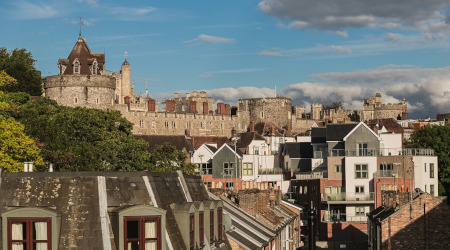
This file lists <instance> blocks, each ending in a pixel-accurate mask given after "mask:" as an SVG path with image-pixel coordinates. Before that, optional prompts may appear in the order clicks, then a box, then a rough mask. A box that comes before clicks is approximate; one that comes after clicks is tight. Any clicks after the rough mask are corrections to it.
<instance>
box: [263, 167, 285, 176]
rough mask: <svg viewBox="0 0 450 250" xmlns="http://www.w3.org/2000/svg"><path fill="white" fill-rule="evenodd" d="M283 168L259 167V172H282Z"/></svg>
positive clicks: (268, 173)
mask: <svg viewBox="0 0 450 250" xmlns="http://www.w3.org/2000/svg"><path fill="white" fill-rule="evenodd" d="M282 173H283V169H282V168H260V169H258V174H267V175H270V174H282Z"/></svg>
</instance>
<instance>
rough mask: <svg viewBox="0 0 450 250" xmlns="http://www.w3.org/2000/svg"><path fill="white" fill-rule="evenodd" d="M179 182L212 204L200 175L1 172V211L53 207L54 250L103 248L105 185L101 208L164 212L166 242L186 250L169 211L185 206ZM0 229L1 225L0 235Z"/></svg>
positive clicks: (110, 236) (0, 239)
mask: <svg viewBox="0 0 450 250" xmlns="http://www.w3.org/2000/svg"><path fill="white" fill-rule="evenodd" d="M180 175H181V178H180ZM147 178H148V182H146V180H147ZM184 178H185V179H184ZM182 179H184V180H185V181H186V184H187V187H188V190H189V193H190V195H191V196H192V197H193V199H195V200H196V201H210V200H212V199H210V198H209V196H208V194H207V192H206V190H205V188H204V187H203V182H202V181H201V179H200V177H199V176H187V175H184V176H183V175H182V174H181V172H172V173H151V172H147V171H141V172H52V173H49V172H31V173H30V172H27V173H1V172H0V197H1V199H0V213H4V212H6V211H9V210H11V208H16V207H42V208H51V209H52V210H54V211H55V212H56V213H57V214H59V215H60V216H61V226H60V233H59V245H58V246H57V248H58V249H74V247H75V248H77V249H104V247H105V246H104V244H103V240H102V239H103V236H102V235H104V234H103V231H102V226H101V225H102V219H101V217H100V208H101V206H102V204H101V201H100V200H101V199H100V197H101V196H102V195H101V191H100V190H101V186H102V185H103V184H102V183H104V187H105V189H106V190H105V191H106V204H105V209H106V208H107V209H108V211H116V210H117V209H122V208H127V207H129V206H135V205H150V206H157V207H159V208H162V209H165V210H166V230H167V234H168V236H169V238H168V239H167V240H170V242H171V244H172V246H173V248H174V249H184V248H185V246H184V242H183V239H182V236H181V231H180V228H179V226H178V224H177V222H176V220H175V216H174V214H173V212H172V209H171V208H170V204H172V203H186V202H187V198H186V197H187V195H186V194H185V191H186V190H184V189H183V187H182V184H181V183H180V182H181V180H182ZM100 180H104V182H103V181H100ZM148 184H149V185H150V189H151V190H152V192H153V194H154V199H155V200H154V201H155V204H153V202H152V198H151V194H150V193H149V189H147V185H148ZM107 223H109V225H107V228H110V229H111V228H113V227H114V224H111V221H110V220H108V222H107ZM1 230H2V229H1V227H0V235H1V234H2V232H1ZM114 232H115V231H114V228H113V230H112V231H110V234H109V241H110V244H111V246H112V249H118V247H117V246H116V241H115V240H114V234H113V233H114ZM162 233H165V232H162ZM107 235H108V234H107ZM2 244H3V243H2V237H0V245H2ZM227 244H229V243H227ZM226 246H229V245H226ZM228 249H230V248H228Z"/></svg>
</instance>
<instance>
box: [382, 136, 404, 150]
mask: <svg viewBox="0 0 450 250" xmlns="http://www.w3.org/2000/svg"><path fill="white" fill-rule="evenodd" d="M379 136H380V137H381V141H380V150H381V152H382V153H383V155H400V153H401V152H402V135H401V134H394V133H382V134H379Z"/></svg>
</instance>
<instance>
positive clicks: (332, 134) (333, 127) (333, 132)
mask: <svg viewBox="0 0 450 250" xmlns="http://www.w3.org/2000/svg"><path fill="white" fill-rule="evenodd" d="M357 125H358V124H357V123H349V124H328V125H327V127H326V140H327V141H343V139H344V137H345V136H346V135H348V133H350V131H352V129H354V128H355V127H356V126H357Z"/></svg>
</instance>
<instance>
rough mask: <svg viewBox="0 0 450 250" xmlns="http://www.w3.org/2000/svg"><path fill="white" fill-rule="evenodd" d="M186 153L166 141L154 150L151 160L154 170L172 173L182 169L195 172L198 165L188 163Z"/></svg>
mask: <svg viewBox="0 0 450 250" xmlns="http://www.w3.org/2000/svg"><path fill="white" fill-rule="evenodd" d="M186 160H187V155H186V153H184V152H182V151H180V150H177V149H176V148H175V146H173V145H172V144H170V143H168V142H166V143H163V144H161V145H158V146H157V147H156V148H155V149H154V150H153V152H152V155H151V158H150V161H151V163H152V164H153V167H152V171H154V172H165V173H170V172H172V171H174V170H181V172H183V173H185V174H194V173H195V169H196V168H197V166H196V165H195V164H192V163H187V162H186Z"/></svg>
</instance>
